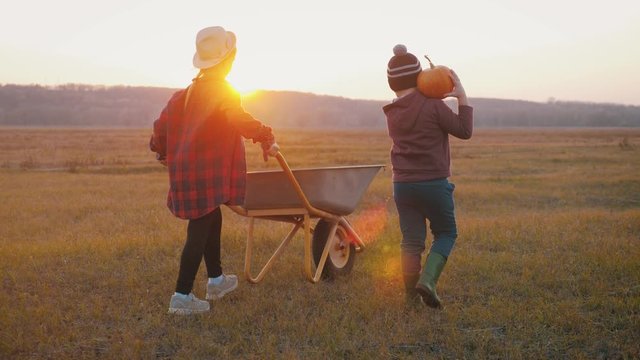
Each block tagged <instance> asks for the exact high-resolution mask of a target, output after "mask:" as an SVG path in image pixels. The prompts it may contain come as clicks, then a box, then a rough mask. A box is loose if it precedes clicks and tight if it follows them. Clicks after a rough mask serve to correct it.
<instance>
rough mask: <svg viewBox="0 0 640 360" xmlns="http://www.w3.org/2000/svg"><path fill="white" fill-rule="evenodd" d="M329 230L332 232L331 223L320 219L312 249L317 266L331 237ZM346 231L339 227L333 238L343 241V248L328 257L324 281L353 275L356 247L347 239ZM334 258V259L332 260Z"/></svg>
mask: <svg viewBox="0 0 640 360" xmlns="http://www.w3.org/2000/svg"><path fill="white" fill-rule="evenodd" d="M329 230H331V223H329V222H327V221H325V220H323V219H320V220H318V223H317V224H316V227H315V229H314V231H313V241H312V249H313V261H314V262H315V264H316V266H318V263H319V262H320V258H321V257H322V252H323V251H324V246H325V244H326V243H327V240H328V239H327V238H328V237H329ZM346 234H347V233H346V231H345V230H344V229H343V228H342V227H341V226H340V225H338V229H336V234H335V235H334V237H333V239H334V240H333V241H336V240H338V241H341V242H342V248H341V249H340V250H338V249H337V248H335V250H336V251H333V252H331V249H330V253H329V255H328V256H327V261H326V262H325V264H324V269H322V279H324V280H331V279H335V278H336V277H338V276H345V275H348V274H349V273H351V269H353V263H354V261H355V257H356V247H355V245H353V243H352V242H350V241H349V240H348V239H346V236H347V235H346ZM332 257H333V259H332ZM340 257H346V259H341V258H340Z"/></svg>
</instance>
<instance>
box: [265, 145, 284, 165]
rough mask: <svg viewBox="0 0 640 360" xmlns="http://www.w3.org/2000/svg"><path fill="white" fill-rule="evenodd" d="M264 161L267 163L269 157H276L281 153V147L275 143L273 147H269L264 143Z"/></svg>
mask: <svg viewBox="0 0 640 360" xmlns="http://www.w3.org/2000/svg"><path fill="white" fill-rule="evenodd" d="M261 145H262V159H263V160H264V161H265V162H267V160H269V156H276V155H277V154H278V151H280V146H278V144H277V143H275V142H274V143H273V144H271V145H267V144H265V143H262V144H261Z"/></svg>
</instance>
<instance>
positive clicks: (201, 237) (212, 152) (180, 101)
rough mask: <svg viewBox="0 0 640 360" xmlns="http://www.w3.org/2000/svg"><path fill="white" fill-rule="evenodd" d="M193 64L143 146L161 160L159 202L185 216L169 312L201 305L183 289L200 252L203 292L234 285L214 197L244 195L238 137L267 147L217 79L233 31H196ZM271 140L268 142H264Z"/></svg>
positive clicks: (224, 70)
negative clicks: (193, 71)
mask: <svg viewBox="0 0 640 360" xmlns="http://www.w3.org/2000/svg"><path fill="white" fill-rule="evenodd" d="M196 49H197V51H196V53H195V55H194V57H193V65H194V66H195V67H196V68H198V69H200V72H199V73H198V75H197V76H196V77H195V78H194V79H193V82H192V83H191V85H190V86H189V87H188V88H187V89H185V90H180V91H178V92H176V93H175V94H174V95H173V96H172V97H171V99H170V100H169V102H168V103H167V105H166V106H165V108H164V110H163V111H162V113H161V115H160V117H159V118H158V119H157V120H156V121H155V122H154V124H153V136H152V137H151V143H150V147H151V150H152V151H154V152H156V153H157V158H158V160H159V161H160V162H162V163H163V164H164V165H166V166H167V167H168V168H169V183H170V185H169V195H168V199H167V206H168V207H169V210H171V212H172V213H173V214H174V215H175V216H176V217H178V218H181V219H186V220H189V223H188V225H187V239H186V243H185V245H184V249H183V250H182V256H181V258H180V271H179V273H178V280H177V284H176V289H175V293H174V294H173V296H172V297H171V301H170V303H169V313H175V314H192V313H200V312H206V311H208V310H209V303H208V302H207V301H203V300H200V299H198V298H196V297H195V296H194V295H193V293H192V292H191V290H192V288H193V281H194V279H195V276H196V273H197V271H198V267H199V266H200V262H201V260H202V258H203V256H204V261H205V264H206V267H207V274H208V276H209V281H208V284H207V290H206V299H207V300H213V299H218V298H221V297H223V296H224V295H225V294H227V293H229V292H231V291H233V290H234V289H235V288H236V287H237V286H238V279H237V277H236V276H235V275H225V274H224V273H223V272H222V267H221V264H220V232H221V228H222V213H221V212H220V205H222V204H228V205H241V204H242V203H243V202H244V193H245V181H246V163H245V151H244V142H243V139H242V138H243V137H244V138H248V139H252V140H253V142H254V143H255V142H260V143H261V145H262V149H263V155H264V160H265V161H266V160H267V154H268V153H270V154H271V155H275V152H276V150H275V149H276V147H277V146H276V145H275V140H274V136H273V134H272V132H271V128H270V127H268V126H265V125H263V124H262V123H261V122H259V121H258V120H256V119H254V118H253V117H252V116H251V115H250V114H248V113H247V112H245V111H244V110H243V109H242V106H241V105H240V97H239V95H238V93H237V92H235V90H234V89H233V88H232V87H231V86H230V84H229V83H228V82H227V81H226V80H225V78H226V76H227V74H228V73H229V71H230V70H231V66H232V64H233V61H234V59H235V55H236V37H235V35H234V33H232V32H230V31H226V30H225V29H224V28H222V27H219V26H215V27H208V28H205V29H202V30H201V31H200V32H198V34H197V36H196ZM272 146H273V147H272Z"/></svg>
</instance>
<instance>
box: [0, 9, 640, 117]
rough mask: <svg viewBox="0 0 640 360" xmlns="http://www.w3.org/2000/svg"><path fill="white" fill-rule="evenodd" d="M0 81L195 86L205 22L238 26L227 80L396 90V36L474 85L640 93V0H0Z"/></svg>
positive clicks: (505, 90) (350, 93)
mask: <svg viewBox="0 0 640 360" xmlns="http://www.w3.org/2000/svg"><path fill="white" fill-rule="evenodd" d="M0 9H2V11H1V12H0V84H7V83H11V84H45V85H56V84H66V83H83V84H101V85H132V86H138V85H143V86H162V87H174V88H179V87H185V86H186V85H188V84H189V82H190V80H191V78H192V77H193V76H194V75H195V74H196V72H197V70H196V69H195V68H194V67H193V65H192V57H193V54H194V51H195V35H196V33H197V32H198V30H200V29H202V28H204V27H207V26H214V25H218V26H223V27H224V28H225V29H227V30H230V31H233V32H234V33H235V34H236V36H237V47H238V53H237V56H236V61H235V64H234V68H233V70H232V72H231V74H230V75H229V81H231V83H232V84H233V85H234V86H235V87H236V88H237V89H238V90H239V91H241V92H249V91H252V90H256V89H267V90H291V91H303V92H312V93H317V94H328V95H337V96H343V97H348V98H356V99H376V100H383V99H391V98H393V97H394V94H393V92H391V90H390V89H389V87H388V85H387V80H386V66H387V62H388V61H389V59H390V57H391V56H392V55H393V53H392V48H393V46H394V45H396V44H398V43H402V44H405V45H406V46H407V48H408V50H409V52H411V53H413V54H415V55H416V56H418V57H419V58H420V59H421V60H423V61H422V66H423V68H425V67H427V66H428V63H427V62H426V60H424V57H423V55H425V54H428V55H429V57H430V58H431V60H432V61H433V62H434V63H436V64H439V65H446V66H448V67H450V68H453V69H454V70H455V71H456V73H457V74H458V75H459V76H460V78H461V80H462V84H463V85H464V87H465V89H466V92H467V94H468V95H469V96H470V97H485V98H501V99H520V100H531V101H541V102H545V101H548V100H549V99H552V98H553V99H555V100H559V101H589V102H609V103H621V104H631V105H640V91H638V89H637V88H638V87H639V86H640V70H639V69H638V66H639V65H640V46H639V45H638V44H639V43H640V1H637V0H608V1H606V2H603V1H593V0H586V1H585V0H583V1H576V0H537V1H521V0H486V1H473V0H457V1H455V2H445V1H439V2H431V1H426V0H422V1H402V2H400V1H374V0H369V1H359V0H354V1H348V0H341V1H334V0H324V1H303V0H297V1H294V0H271V1H242V0H235V1H214V0H208V1H188V0H185V1H180V2H178V1H165V0H154V1H146V0H127V1H125V0H110V1H92V0H81V1H78V0H57V1H48V0H47V1H45V0H38V1H35V0H21V1H11V2H9V1H7V0H0Z"/></svg>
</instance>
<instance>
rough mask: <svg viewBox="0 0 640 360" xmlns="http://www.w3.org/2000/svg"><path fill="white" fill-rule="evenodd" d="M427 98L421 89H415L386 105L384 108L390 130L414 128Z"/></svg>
mask: <svg viewBox="0 0 640 360" xmlns="http://www.w3.org/2000/svg"><path fill="white" fill-rule="evenodd" d="M426 100H427V99H426V98H425V97H424V95H422V94H421V93H420V92H419V91H414V92H412V93H411V94H408V95H406V96H403V97H401V98H399V99H397V100H395V101H394V102H392V103H390V104H387V105H385V106H384V107H383V108H382V110H383V111H384V113H385V115H386V116H387V125H388V126H389V130H400V131H407V130H411V129H413V128H414V127H415V125H416V120H417V119H418V117H419V116H420V110H421V109H422V106H423V105H424V102H425V101H426Z"/></svg>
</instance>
